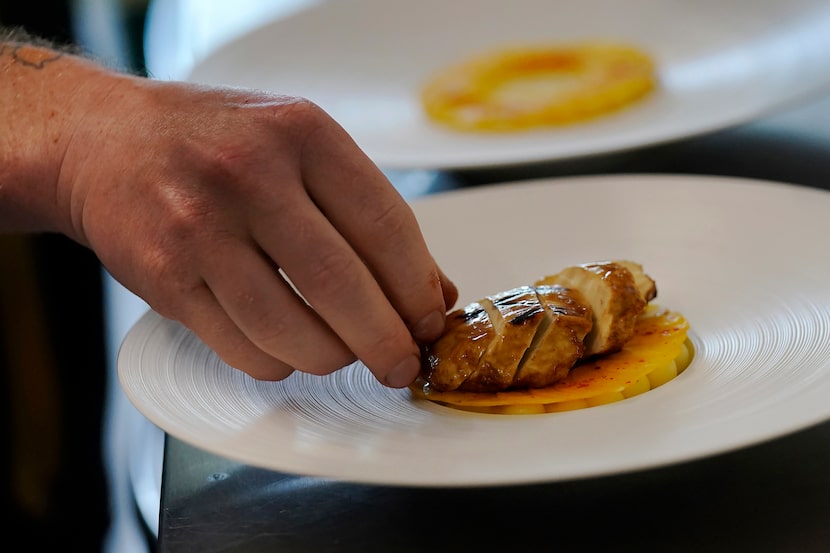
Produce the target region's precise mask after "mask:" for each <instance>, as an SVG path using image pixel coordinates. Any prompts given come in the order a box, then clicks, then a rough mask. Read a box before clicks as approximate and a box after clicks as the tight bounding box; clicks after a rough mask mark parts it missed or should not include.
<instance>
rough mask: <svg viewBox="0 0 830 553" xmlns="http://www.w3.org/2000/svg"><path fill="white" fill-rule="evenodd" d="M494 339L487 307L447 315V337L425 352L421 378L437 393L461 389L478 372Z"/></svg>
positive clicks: (474, 305)
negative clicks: (482, 359) (438, 391)
mask: <svg viewBox="0 0 830 553" xmlns="http://www.w3.org/2000/svg"><path fill="white" fill-rule="evenodd" d="M494 336H495V331H494V330H493V323H491V322H490V316H489V315H488V314H487V311H485V309H484V307H483V306H482V305H481V304H480V303H478V302H474V303H471V304H469V305H467V306H466V307H464V308H463V309H456V310H455V311H453V312H451V313H449V314H448V315H447V322H446V325H445V327H444V333H443V334H442V335H441V337H440V338H438V340H436V341H435V342H433V343H432V344H430V345H429V346H428V347H427V348H425V351H424V355H423V356H422V359H423V363H424V366H423V370H422V375H423V377H424V379H425V380H426V381H427V382H429V384H430V386H432V387H433V388H435V389H436V390H440V391H442V392H447V391H451V390H456V389H458V387H459V386H461V385H462V384H463V383H464V382H465V381H466V380H467V379H468V378H469V377H470V375H471V374H473V373H475V372H477V371H478V369H479V363H480V361H481V358H482V356H483V355H484V352H485V351H487V348H488V347H489V346H490V343H491V342H492V341H493V337H494Z"/></svg>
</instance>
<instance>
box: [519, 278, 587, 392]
mask: <svg viewBox="0 0 830 553" xmlns="http://www.w3.org/2000/svg"><path fill="white" fill-rule="evenodd" d="M535 290H536V295H537V297H538V298H539V302H540V304H541V305H542V307H543V308H544V311H545V317H544V319H543V321H542V323H541V324H540V325H539V328H538V330H537V331H536V335H535V336H534V337H533V341H532V342H531V344H530V347H529V348H528V350H527V352H526V353H525V356H524V359H522V362H521V364H520V366H519V370H518V372H517V374H516V378H515V379H514V386H515V387H517V388H541V387H544V386H550V385H551V384H554V383H555V382H558V381H559V380H562V379H563V378H565V377H566V376H568V372H570V370H571V367H573V365H574V364H575V363H576V362H577V361H579V359H581V358H582V355H583V352H584V350H585V345H584V343H583V340H584V339H585V336H586V335H587V334H588V332H590V330H591V327H592V326H593V323H592V316H591V307H590V306H589V305H588V303H587V302H586V300H585V298H584V297H583V296H582V294H581V293H580V292H579V291H577V290H574V289H570V288H564V287H562V286H547V285H544V286H537V287H536V289H535Z"/></svg>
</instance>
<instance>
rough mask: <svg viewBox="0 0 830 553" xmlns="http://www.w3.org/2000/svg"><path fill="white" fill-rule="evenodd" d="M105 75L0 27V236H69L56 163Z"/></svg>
mask: <svg viewBox="0 0 830 553" xmlns="http://www.w3.org/2000/svg"><path fill="white" fill-rule="evenodd" d="M110 75H112V73H111V72H110V71H109V70H107V69H106V68H104V67H102V66H100V65H98V64H96V63H94V62H92V61H91V60H88V59H85V58H83V57H81V56H77V55H73V54H71V53H69V52H68V51H63V50H60V49H56V48H53V47H50V46H48V45H46V44H42V43H38V41H36V40H31V39H29V38H28V37H23V36H21V35H19V34H14V33H11V32H4V31H3V30H1V29H0V121H2V133H0V232H5V231H57V232H64V233H66V234H70V235H71V234H73V232H72V221H71V217H72V216H71V210H70V204H71V195H72V194H71V190H65V189H62V188H61V186H60V185H59V182H60V181H61V179H60V173H61V169H62V162H63V159H64V156H65V153H66V149H67V146H68V144H69V141H70V140H71V138H72V136H73V134H74V133H75V132H76V130H77V129H78V127H79V125H80V124H81V123H82V122H83V121H84V119H85V118H87V116H88V114H89V113H90V112H91V110H92V109H93V105H94V104H95V102H96V98H99V97H100V95H101V94H105V91H106V87H107V86H110V85H109V84H108V79H111V78H112V77H111V76H110Z"/></svg>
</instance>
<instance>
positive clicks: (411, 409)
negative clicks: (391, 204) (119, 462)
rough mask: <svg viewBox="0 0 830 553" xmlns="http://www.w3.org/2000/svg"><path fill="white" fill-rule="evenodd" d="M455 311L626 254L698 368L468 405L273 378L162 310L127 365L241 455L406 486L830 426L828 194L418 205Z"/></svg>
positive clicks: (737, 184) (639, 182) (639, 458)
mask: <svg viewBox="0 0 830 553" xmlns="http://www.w3.org/2000/svg"><path fill="white" fill-rule="evenodd" d="M414 207H415V211H416V213H417V215H418V217H419V220H420V222H421V224H422V225H423V228H424V232H425V233H426V236H427V239H428V241H429V243H430V244H431V247H432V249H433V252H434V254H435V256H436V258H437V259H438V261H439V262H440V263H441V264H442V265H443V266H444V268H445V269H446V270H447V271H448V273H449V274H450V275H451V276H452V277H454V280H455V281H456V283H457V284H458V285H459V287H460V290H461V292H462V297H461V298H460V302H459V304H462V303H467V302H468V301H471V300H474V299H478V298H479V297H481V296H482V295H485V294H489V293H492V292H497V291H500V290H503V289H506V288H509V287H513V286H515V285H518V284H523V283H527V282H530V281H531V280H533V279H534V278H536V277H538V276H541V275H543V274H547V273H550V272H553V271H556V270H558V269H560V268H563V267H565V266H567V265H569V264H574V263H579V262H585V261H593V260H599V259H606V258H613V257H618V258H629V259H632V260H636V261H639V262H641V263H643V264H644V266H645V269H646V271H647V272H648V273H649V274H651V275H652V276H653V277H654V278H655V280H656V281H657V285H658V290H659V296H658V298H657V300H656V302H657V303H659V304H661V305H664V306H667V307H670V308H672V309H676V310H679V311H680V312H682V313H683V314H684V315H686V317H687V318H688V319H689V321H690V322H691V337H692V339H693V341H694V344H695V346H696V348H697V354H696V357H695V359H694V360H693V362H692V364H691V365H690V366H689V367H688V368H687V369H686V371H685V372H683V373H682V374H681V375H680V376H679V377H677V378H676V379H674V380H672V381H670V382H668V383H667V384H665V385H664V386H662V387H660V388H657V389H655V390H651V391H649V392H648V393H646V394H643V395H640V396H636V397H633V398H630V399H627V400H623V401H621V402H617V403H613V404H609V405H605V406H600V407H594V408H590V409H584V410H579V411H573V412H567V413H561V414H547V415H532V416H506V415H502V416H499V415H483V414H474V413H465V412H460V411H455V410H451V409H449V408H445V407H441V406H437V405H434V404H432V403H429V402H425V401H416V400H413V399H412V398H411V397H410V395H409V392H408V391H407V390H391V389H387V388H384V387H382V386H380V385H379V384H377V383H376V382H375V380H374V379H373V377H371V376H370V375H369V373H368V370H367V369H366V368H365V367H363V366H362V365H358V364H356V365H353V366H350V367H348V368H347V369H344V370H341V371H339V372H337V373H335V374H333V375H331V376H329V377H322V378H321V377H309V376H306V375H303V374H297V373H295V374H294V375H293V376H292V377H290V378H289V379H288V380H286V381H283V382H278V383H273V382H272V383H268V382H258V381H254V380H253V379H251V378H249V377H247V376H246V375H245V374H243V373H242V372H239V371H236V370H234V369H231V368H230V367H228V366H227V365H224V364H223V363H222V362H220V361H219V360H218V359H217V357H216V356H215V355H214V354H213V353H212V352H211V351H210V350H209V349H208V348H207V347H205V346H204V345H203V344H202V343H201V342H200V341H199V340H198V339H196V338H195V337H194V336H193V335H192V334H190V333H189V332H188V331H186V330H185V329H183V328H182V327H181V326H179V325H178V324H176V323H173V322H170V321H168V320H166V319H163V318H161V317H160V316H159V315H157V314H155V313H154V312H149V313H147V314H146V315H145V316H144V317H143V318H142V319H141V320H140V321H139V322H138V323H137V324H136V325H135V326H134V327H133V328H132V329H131V331H130V332H129V333H128V335H127V337H126V339H125V341H124V343H123V346H122V349H121V351H120V355H119V359H118V368H119V375H120V379H121V383H122V385H123V388H124V389H125V391H126V393H127V395H128V397H129V398H130V399H131V401H132V402H133V403H134V404H135V406H136V407H137V408H138V409H139V410H140V411H141V412H142V413H143V414H144V415H145V416H147V417H148V418H149V419H150V420H151V421H152V422H154V423H155V424H157V425H158V426H159V427H161V428H162V429H164V430H166V431H167V432H168V433H170V434H172V435H173V436H176V437H178V438H180V439H182V440H184V441H186V442H189V443H191V444H194V445H196V446H198V447H200V448H203V449H205V450H207V451H211V452H213V453H216V454H219V455H223V456H226V457H228V458H231V459H235V460H239V461H241V462H244V463H248V464H252V465H256V466H261V467H265V468H270V469H275V470H278V471H286V472H290V473H298V474H307V475H314V476H322V477H333V478H339V479H345V480H349V481H356V482H365V483H380V484H394V485H406V486H467V485H498V484H507V483H526V482H538V481H554V480H561V479H571V478H580V477H588V476H595V475H603V474H613V473H620V472H625V471H632V470H637V469H646V468H649V467H656V466H660V465H666V464H669V463H675V462H680V461H686V460H691V459H696V458H701V457H704V456H709V455H713V454H716V453H720V452H725V451H729V450H733V449H736V448H741V447H744V446H748V445H750V444H755V443H758V442H762V441H765V440H770V439H772V438H776V437H778V436H782V435H784V434H787V433H790V432H793V431H796V430H799V429H803V428H805V427H807V426H809V425H812V424H814V423H818V422H821V421H824V420H826V419H828V418H830V401H828V400H827V398H828V397H830V278H828V275H829V274H830V257H828V255H827V252H828V251H830V193H827V192H823V191H817V190H812V189H806V188H799V187H795V186H789V185H779V184H773V183H766V182H761V181H749V180H738V179H725V178H716V177H694V176H655V175H651V176H639V175H632V176H619V177H613V176H609V177H584V178H572V179H561V180H549V181H533V182H516V183H511V184H509V185H505V186H494V187H486V188H480V189H474V190H469V191H459V192H451V193H445V194H443V195H438V196H434V197H428V198H425V199H423V200H421V201H418V202H416V203H414Z"/></svg>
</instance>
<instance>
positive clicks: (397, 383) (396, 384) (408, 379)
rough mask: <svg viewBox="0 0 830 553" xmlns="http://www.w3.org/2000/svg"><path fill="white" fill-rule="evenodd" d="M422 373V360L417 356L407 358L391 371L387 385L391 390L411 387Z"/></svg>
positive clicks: (387, 377)
mask: <svg viewBox="0 0 830 553" xmlns="http://www.w3.org/2000/svg"><path fill="white" fill-rule="evenodd" d="M420 372H421V360H420V359H418V358H417V357H415V356H410V357H407V358H406V359H404V360H403V361H401V362H400V363H398V365H397V366H396V367H395V368H393V369H392V370H391V371H389V374H387V375H386V385H387V386H389V387H390V388H403V387H405V386H409V385H410V384H412V382H414V381H415V379H416V378H418V373H420Z"/></svg>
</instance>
